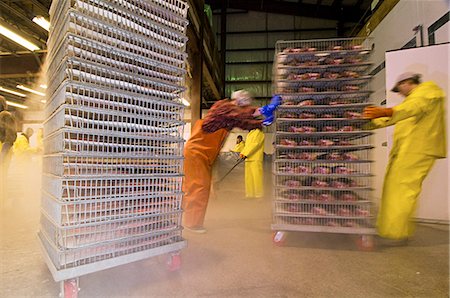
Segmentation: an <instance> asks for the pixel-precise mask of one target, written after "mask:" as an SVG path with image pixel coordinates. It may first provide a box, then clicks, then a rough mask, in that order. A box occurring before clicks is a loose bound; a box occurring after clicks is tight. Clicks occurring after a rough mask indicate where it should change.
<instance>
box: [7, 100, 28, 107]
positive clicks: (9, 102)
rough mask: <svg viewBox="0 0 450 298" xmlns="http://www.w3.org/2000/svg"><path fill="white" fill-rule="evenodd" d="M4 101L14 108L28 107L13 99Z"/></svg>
mask: <svg viewBox="0 0 450 298" xmlns="http://www.w3.org/2000/svg"><path fill="white" fill-rule="evenodd" d="M6 103H7V104H8V105H9V106H12V107H16V108H20V109H28V107H27V106H24V105H21V104H20V103H17V102H14V101H6Z"/></svg>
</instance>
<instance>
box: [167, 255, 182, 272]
mask: <svg viewBox="0 0 450 298" xmlns="http://www.w3.org/2000/svg"><path fill="white" fill-rule="evenodd" d="M180 268H181V256H180V254H172V255H170V256H169V261H168V262H167V269H168V270H169V271H177V270H179V269H180Z"/></svg>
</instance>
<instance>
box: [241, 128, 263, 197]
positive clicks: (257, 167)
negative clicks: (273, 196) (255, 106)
mask: <svg viewBox="0 0 450 298" xmlns="http://www.w3.org/2000/svg"><path fill="white" fill-rule="evenodd" d="M264 138H265V136H264V133H263V132H262V130H260V129H253V130H251V131H250V132H249V133H248V135H247V140H246V141H245V147H244V149H243V150H242V151H241V154H242V155H244V156H246V157H247V158H246V159H245V196H246V197H247V198H261V197H262V196H263V195H264V172H263V160H264Z"/></svg>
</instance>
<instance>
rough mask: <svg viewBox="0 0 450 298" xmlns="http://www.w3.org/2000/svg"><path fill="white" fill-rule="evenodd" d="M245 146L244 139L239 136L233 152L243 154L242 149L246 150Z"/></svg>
mask: <svg viewBox="0 0 450 298" xmlns="http://www.w3.org/2000/svg"><path fill="white" fill-rule="evenodd" d="M244 146H245V141H244V139H243V138H242V136H241V135H238V136H237V138H236V145H235V146H234V148H233V149H232V150H231V151H233V152H237V153H241V151H242V149H244Z"/></svg>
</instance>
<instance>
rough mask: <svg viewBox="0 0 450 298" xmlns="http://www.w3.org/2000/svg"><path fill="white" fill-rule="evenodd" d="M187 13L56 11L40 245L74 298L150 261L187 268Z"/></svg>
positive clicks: (58, 6)
mask: <svg viewBox="0 0 450 298" xmlns="http://www.w3.org/2000/svg"><path fill="white" fill-rule="evenodd" d="M187 10H188V5H187V4H186V3H185V2H184V1H180V0H145V1H144V0H111V1H106V0H69V1H61V0H56V1H53V2H52V7H51V9H50V14H51V22H52V27H51V30H50V35H49V40H48V48H49V53H48V56H47V59H48V60H49V63H48V65H49V66H48V70H47V77H48V82H49V84H48V85H49V86H48V89H47V91H48V94H49V96H48V99H47V103H46V108H45V116H46V121H45V123H44V134H45V138H44V159H43V172H44V174H43V179H42V190H43V191H42V211H41V213H42V214H41V222H40V231H39V239H40V240H41V244H42V247H43V250H44V257H45V259H46V261H47V264H48V266H49V269H50V271H51V272H52V274H53V277H54V279H55V280H56V281H63V283H62V287H61V290H62V294H64V295H66V294H67V293H69V294H70V293H72V294H73V293H76V292H77V291H78V277H79V276H81V275H84V274H87V273H91V272H95V271H98V270H102V269H106V268H110V267H113V266H117V265H121V264H125V263H128V262H132V261H136V260H140V259H143V258H146V257H150V256H155V255H159V254H163V253H170V254H171V259H170V266H171V267H170V269H177V268H178V267H179V266H180V259H179V254H178V252H179V250H181V249H182V248H183V247H184V246H185V245H186V243H185V241H184V239H183V238H182V227H181V213H182V210H181V200H182V191H181V185H182V176H183V146H184V140H183V127H184V122H183V113H184V106H183V105H182V103H181V97H182V93H183V92H184V90H185V87H184V85H185V84H184V76H185V74H186V70H185V61H186V53H185V51H186V42H187V36H186V29H187V25H188V21H187V19H186V17H187ZM66 296H70V295H66Z"/></svg>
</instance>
